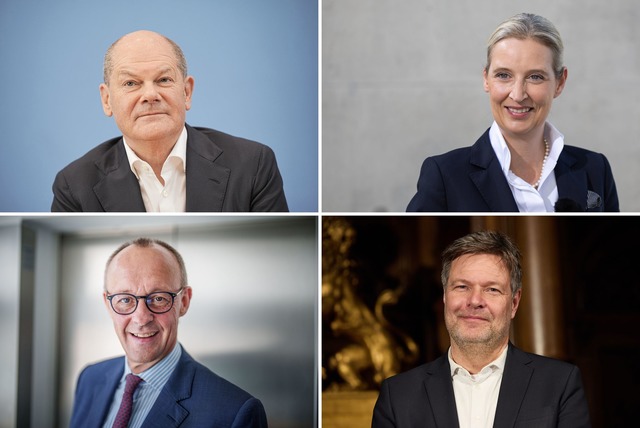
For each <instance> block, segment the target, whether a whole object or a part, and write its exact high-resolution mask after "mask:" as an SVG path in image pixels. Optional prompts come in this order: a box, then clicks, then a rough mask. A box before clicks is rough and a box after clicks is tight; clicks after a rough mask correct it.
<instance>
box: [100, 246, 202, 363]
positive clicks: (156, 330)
mask: <svg viewBox="0 0 640 428" xmlns="http://www.w3.org/2000/svg"><path fill="white" fill-rule="evenodd" d="M105 285H106V290H107V292H108V293H109V294H110V295H111V294H116V293H131V294H134V295H136V296H146V295H148V294H149V293H153V292H155V291H170V292H174V293H177V292H178V291H179V290H180V270H179V266H178V263H177V262H176V260H175V258H174V257H173V255H172V254H171V253H170V252H169V251H168V250H166V249H164V248H162V247H160V246H157V245H152V246H150V247H139V246H136V245H130V246H129V247H126V248H125V249H123V250H122V251H121V252H120V253H118V254H117V255H116V256H115V258H114V259H113V260H112V261H111V263H110V264H109V266H108V268H107V272H106V275H105ZM191 293H192V291H191V287H185V289H184V291H183V292H182V293H181V294H180V295H178V296H177V297H176V298H175V301H174V304H173V307H172V308H171V310H170V311H169V312H166V313H163V314H154V313H153V312H151V311H149V309H148V308H147V306H146V304H145V302H144V300H142V299H140V300H139V302H138V307H137V309H136V310H135V312H134V313H132V314H130V315H119V314H117V313H115V312H114V311H113V309H112V308H111V305H110V303H109V301H108V300H107V298H106V296H107V293H104V295H103V297H104V303H105V306H106V307H107V311H108V312H109V315H110V316H111V319H112V321H113V325H114V327H115V330H116V334H117V335H118V339H119V340H120V343H121V345H122V348H123V349H124V351H125V354H126V355H127V361H128V363H129V367H130V368H131V371H132V372H134V373H140V372H142V371H144V370H146V369H148V368H150V367H152V366H153V365H154V364H156V363H157V362H158V361H160V360H161V359H162V358H164V357H165V356H167V355H168V354H169V353H170V352H171V350H172V349H173V347H174V346H175V344H176V342H177V340H178V319H179V318H180V317H181V316H183V315H184V314H186V313H187V310H188V309H189V303H190V301H191Z"/></svg>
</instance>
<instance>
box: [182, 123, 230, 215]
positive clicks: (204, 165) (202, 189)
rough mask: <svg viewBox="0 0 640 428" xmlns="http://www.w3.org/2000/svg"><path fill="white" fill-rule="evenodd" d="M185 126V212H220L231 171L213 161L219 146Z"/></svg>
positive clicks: (219, 151) (218, 152)
mask: <svg viewBox="0 0 640 428" xmlns="http://www.w3.org/2000/svg"><path fill="white" fill-rule="evenodd" d="M186 127H187V135H188V136H187V173H186V174H187V180H186V181H187V185H186V187H187V204H186V205H187V206H186V210H187V211H195V212H219V211H222V208H223V202H224V198H225V195H226V192H227V184H228V182H229V176H230V175H231V170H230V169H229V168H226V167H224V166H221V165H219V164H217V163H216V162H215V161H216V159H217V158H218V157H219V156H220V155H221V154H222V149H221V148H220V147H218V146H217V145H216V144H215V143H214V142H213V141H211V140H209V139H208V138H207V137H206V136H205V135H203V134H202V133H200V132H199V131H198V130H196V129H194V128H192V127H190V126H189V125H186Z"/></svg>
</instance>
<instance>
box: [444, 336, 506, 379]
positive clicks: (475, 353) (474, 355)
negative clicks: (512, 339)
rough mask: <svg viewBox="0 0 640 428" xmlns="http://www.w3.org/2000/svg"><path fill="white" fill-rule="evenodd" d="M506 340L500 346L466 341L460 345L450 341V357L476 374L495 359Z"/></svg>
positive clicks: (502, 349)
mask: <svg viewBox="0 0 640 428" xmlns="http://www.w3.org/2000/svg"><path fill="white" fill-rule="evenodd" d="M507 343H508V342H505V343H502V344H501V345H500V346H497V347H495V346H489V345H488V344H485V343H468V344H464V345H462V346H460V345H458V344H456V343H455V342H453V341H452V342H451V358H453V361H455V362H456V363H457V364H459V365H461V366H462V367H464V368H465V369H467V371H468V372H469V373H471V374H477V373H479V372H480V370H482V369H483V368H485V367H486V366H487V365H488V364H489V363H490V362H492V361H494V360H495V359H497V358H498V357H499V356H500V354H501V353H502V351H504V348H505V346H507Z"/></svg>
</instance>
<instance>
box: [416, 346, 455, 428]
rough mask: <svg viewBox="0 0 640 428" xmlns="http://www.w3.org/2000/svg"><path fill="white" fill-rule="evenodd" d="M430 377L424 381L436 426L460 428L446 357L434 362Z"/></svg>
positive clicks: (429, 370)
mask: <svg viewBox="0 0 640 428" xmlns="http://www.w3.org/2000/svg"><path fill="white" fill-rule="evenodd" d="M428 373H429V374H430V376H428V377H427V378H426V379H425V381H424V387H425V389H426V391H427V398H428V400H429V405H430V406H431V413H432V414H433V418H434V419H435V421H436V426H438V427H446V428H449V427H451V428H458V427H459V426H460V424H459V421H458V410H457V408H456V399H455V395H454V393H453V383H452V382H451V369H450V367H449V360H448V358H447V356H446V355H444V356H442V357H440V358H439V359H437V360H436V361H434V363H433V365H432V367H429V368H428Z"/></svg>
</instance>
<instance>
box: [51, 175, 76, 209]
mask: <svg viewBox="0 0 640 428" xmlns="http://www.w3.org/2000/svg"><path fill="white" fill-rule="evenodd" d="M52 190H53V202H52V203H51V212H80V211H82V207H81V206H80V204H79V203H78V201H77V200H76V199H75V198H74V197H73V193H72V192H71V187H69V184H68V183H67V179H66V177H65V175H64V170H62V171H60V172H58V174H57V175H56V178H55V180H54V181H53V186H52Z"/></svg>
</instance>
